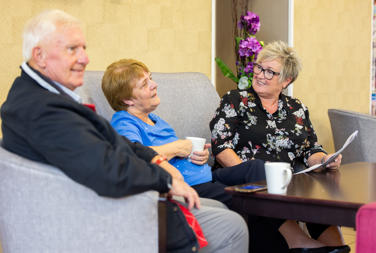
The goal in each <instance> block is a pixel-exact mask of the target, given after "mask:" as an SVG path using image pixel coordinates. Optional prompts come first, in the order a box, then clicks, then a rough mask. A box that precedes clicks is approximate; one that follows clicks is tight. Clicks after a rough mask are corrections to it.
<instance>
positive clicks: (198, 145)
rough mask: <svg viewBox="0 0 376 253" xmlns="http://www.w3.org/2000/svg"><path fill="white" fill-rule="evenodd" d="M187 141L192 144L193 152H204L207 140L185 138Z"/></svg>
mask: <svg viewBox="0 0 376 253" xmlns="http://www.w3.org/2000/svg"><path fill="white" fill-rule="evenodd" d="M185 138H186V139H187V140H190V141H191V142H192V152H191V155H192V154H193V152H195V151H203V150H204V146H205V142H206V139H205V138H200V137H185Z"/></svg>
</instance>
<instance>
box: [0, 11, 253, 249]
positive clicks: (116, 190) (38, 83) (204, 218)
mask: <svg viewBox="0 0 376 253" xmlns="http://www.w3.org/2000/svg"><path fill="white" fill-rule="evenodd" d="M23 55H24V60H25V62H24V63H23V64H22V65H21V75H20V76H19V77H17V78H16V80H15V81H14V83H13V85H12V87H11V89H10V91H9V94H8V97H7V99H6V101H5V103H4V104H3V106H2V108H1V117H2V131H3V146H4V148H6V149H8V150H9V151H11V152H14V153H17V154H19V155H21V156H24V157H26V158H29V159H32V160H35V161H39V162H43V163H47V164H51V165H54V166H56V167H58V168H60V169H61V170H62V171H64V173H65V174H66V175H68V176H69V177H70V178H72V179H73V180H75V181H76V182H78V183H80V184H83V185H85V186H86V187H89V188H91V189H92V190H94V191H95V192H96V193H98V194H99V195H101V196H108V197H113V198H117V197H123V196H126V195H130V194H136V193H140V192H143V191H147V190H156V191H159V192H161V193H169V194H170V195H175V196H181V197H182V198H184V199H186V202H187V206H188V207H189V208H190V209H191V210H192V213H193V214H194V215H195V216H196V218H197V220H198V222H199V223H200V225H201V228H202V231H203V233H204V236H205V237H206V239H207V241H208V246H206V247H203V248H202V249H201V250H200V252H247V251H248V232H247V228H246V225H245V223H244V221H243V220H242V218H241V217H240V216H239V215H237V214H236V213H234V212H232V211H229V210H227V209H225V208H224V207H223V206H221V205H220V204H219V203H215V205H214V206H212V207H209V206H205V205H204V204H203V205H202V207H201V208H200V199H199V198H198V195H197V193H196V192H195V190H193V189H192V188H191V187H189V186H188V185H187V184H186V183H184V181H182V180H181V179H178V178H174V177H172V176H171V174H170V172H171V171H172V170H173V169H174V168H173V167H172V166H171V165H169V163H168V162H166V161H165V160H164V159H163V158H162V157H160V156H158V154H157V153H156V152H155V151H153V150H152V149H149V148H147V147H145V146H143V145H141V144H137V143H132V142H130V141H129V140H128V139H126V138H124V137H121V136H120V135H118V134H117V133H116V132H115V131H114V130H113V129H112V127H111V126H110V124H109V123H108V122H107V121H106V120H104V119H103V118H102V117H99V116H98V115H97V114H95V112H93V111H92V110H90V109H89V108H87V107H85V106H84V105H82V104H81V103H80V98H79V96H78V95H77V94H75V93H74V92H73V91H74V89H75V88H77V87H79V86H81V85H82V84H83V76H84V71H85V67H86V65H87V64H88V63H89V58H88V56H87V53H86V41H85V38H84V35H83V32H82V29H81V26H80V22H79V21H78V20H77V19H76V18H74V17H72V16H70V15H68V14H67V13H65V12H62V11H59V10H51V11H46V12H43V13H41V14H40V15H38V16H37V17H35V18H33V19H32V20H30V21H29V23H28V24H27V25H26V27H25V31H24V41H23ZM41 190H43V189H41ZM170 207H171V206H170V205H169V208H170ZM193 207H196V208H193ZM199 208H200V209H199ZM167 213H168V215H170V216H168V220H169V225H168V231H167V233H168V242H167V247H168V250H169V251H171V252H174V251H176V252H191V251H192V248H194V247H195V246H196V247H197V246H198V240H197V239H196V236H194V235H195V234H193V233H192V230H190V228H189V227H188V228H189V229H188V230H190V233H188V232H186V231H187V230H186V229H182V227H181V226H179V225H178V224H184V226H186V227H187V226H188V225H187V223H186V221H185V219H184V220H182V221H180V223H179V222H176V221H177V218H176V217H177V216H176V215H174V214H173V213H174V212H169V211H168V212H167ZM124 215H126V214H124ZM171 216H174V217H171ZM179 217H182V215H180V216H179ZM171 223H173V224H171ZM175 223H176V224H175ZM174 225H175V226H174ZM181 235H183V236H182V238H184V239H185V242H184V240H183V243H182V242H181V241H179V242H178V244H176V243H174V241H175V242H176V240H174V239H176V238H178V236H181ZM192 235H193V236H192ZM178 245H179V246H178Z"/></svg>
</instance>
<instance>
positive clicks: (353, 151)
mask: <svg viewBox="0 0 376 253" xmlns="http://www.w3.org/2000/svg"><path fill="white" fill-rule="evenodd" d="M328 115H329V119H330V124H331V127H332V133H333V140H334V146H335V149H336V150H338V149H339V148H340V147H341V146H342V145H343V144H344V142H345V141H346V139H347V137H348V136H349V135H350V134H351V133H352V132H354V131H355V130H359V133H358V136H357V138H355V139H354V141H353V142H352V143H351V144H350V145H349V146H348V147H347V148H346V149H345V150H344V151H343V152H342V163H343V164H345V163H351V162H357V161H364V162H376V156H375V154H376V117H374V116H371V115H369V114H364V113H359V112H352V111H346V110H339V109H329V110H328Z"/></svg>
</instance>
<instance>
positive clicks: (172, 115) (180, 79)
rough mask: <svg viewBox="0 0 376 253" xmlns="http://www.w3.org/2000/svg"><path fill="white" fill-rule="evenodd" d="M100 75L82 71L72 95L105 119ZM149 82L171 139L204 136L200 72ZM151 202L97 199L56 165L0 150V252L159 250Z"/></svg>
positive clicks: (154, 197) (206, 86)
mask: <svg viewBox="0 0 376 253" xmlns="http://www.w3.org/2000/svg"><path fill="white" fill-rule="evenodd" d="M102 74H103V72H101V71H87V73H86V75H85V84H84V86H83V87H81V88H79V89H77V92H78V93H79V94H80V95H81V96H82V98H83V99H84V102H89V103H94V104H96V108H97V112H98V114H100V115H102V116H104V117H105V118H107V119H110V118H111V115H112V112H113V111H112V109H111V108H110V107H109V105H108V104H107V101H106V100H105V98H104V96H103V94H102V90H101V88H100V85H101V78H102ZM153 78H154V80H156V82H157V83H158V84H159V88H158V94H159V96H160V97H161V101H162V103H161V105H160V107H159V108H158V111H157V113H158V114H159V115H160V116H162V117H163V118H165V119H166V120H167V121H168V122H169V123H170V124H171V125H172V126H173V127H174V128H175V129H177V134H178V136H179V137H184V136H200V137H205V138H210V133H209V127H208V124H209V121H210V119H211V117H212V115H213V114H214V111H215V108H216V107H217V106H218V103H219V97H218V95H217V93H216V91H215V89H214V87H213V86H212V84H211V83H210V81H209V79H208V78H207V77H206V76H205V75H204V74H200V73H153ZM20 124H22V122H20ZM208 141H209V140H208ZM158 197H159V195H158V193H157V192H155V191H149V192H145V193H142V194H138V195H135V196H131V197H124V198H121V199H111V198H104V197H99V196H98V195H96V194H95V193H94V192H93V191H92V190H90V189H88V188H86V187H84V186H82V185H79V184H77V183H75V182H74V181H72V180H71V179H69V178H68V177H66V176H65V175H64V174H63V173H62V172H61V171H60V170H58V169H57V168H54V167H52V166H47V165H44V164H40V163H37V162H33V161H30V160H27V159H24V158H22V157H19V156H18V155H15V154H12V153H10V152H8V151H6V150H4V149H3V148H0V242H1V245H2V248H3V253H25V252H28V253H34V252H35V253H42V252H48V253H50V252H64V253H65V252H70V253H74V252H80V253H82V252H90V253H93V252H94V253H95V252H100V253H106V252H111V253H119V252H138V253H143V252H145V253H152V252H158Z"/></svg>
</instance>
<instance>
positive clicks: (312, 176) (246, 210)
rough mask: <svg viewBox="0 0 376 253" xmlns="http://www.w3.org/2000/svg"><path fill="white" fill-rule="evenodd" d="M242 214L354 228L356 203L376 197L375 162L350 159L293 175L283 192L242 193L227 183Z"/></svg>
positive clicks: (367, 201) (365, 201) (234, 202)
mask: <svg viewBox="0 0 376 253" xmlns="http://www.w3.org/2000/svg"><path fill="white" fill-rule="evenodd" d="M226 191H227V192H228V193H230V194H232V195H233V206H234V209H235V210H236V211H238V212H240V213H243V214H251V215H258V216H266V217H274V218H283V219H291V220H300V221H306V222H314V223H322V224H332V225H342V226H348V227H353V228H355V216H356V212H357V210H358V209H359V207H360V206H361V205H363V204H365V203H369V202H373V201H376V163H366V162H359V163H351V164H345V165H342V166H341V167H340V168H339V170H338V171H335V172H326V173H314V172H313V173H307V174H300V175H295V176H293V178H292V180H291V183H290V185H289V186H288V189H287V194H286V195H277V194H268V193H267V191H260V192H255V193H243V192H237V191H235V190H234V187H227V188H226Z"/></svg>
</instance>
